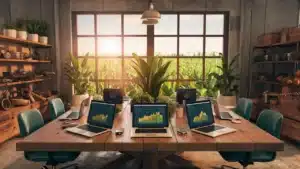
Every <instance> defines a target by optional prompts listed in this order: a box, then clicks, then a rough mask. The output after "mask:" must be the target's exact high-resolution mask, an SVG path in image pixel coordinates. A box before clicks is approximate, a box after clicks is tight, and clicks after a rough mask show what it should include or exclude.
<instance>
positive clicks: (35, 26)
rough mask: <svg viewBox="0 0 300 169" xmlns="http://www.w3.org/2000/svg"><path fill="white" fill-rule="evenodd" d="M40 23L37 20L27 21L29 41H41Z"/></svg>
mask: <svg viewBox="0 0 300 169" xmlns="http://www.w3.org/2000/svg"><path fill="white" fill-rule="evenodd" d="M39 29H40V23H39V21H37V20H28V21H27V32H28V40H30V41H33V42H38V41H39V35H38V32H39Z"/></svg>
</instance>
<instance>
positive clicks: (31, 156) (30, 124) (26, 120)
mask: <svg viewBox="0 0 300 169" xmlns="http://www.w3.org/2000/svg"><path fill="white" fill-rule="evenodd" d="M18 122H19V128H20V135H21V136H22V137H26V136H28V135H29V134H31V133H33V132H34V131H36V130H38V129H40V128H41V127H43V126H44V120H43V117H42V115H41V113H40V112H39V111H38V110H37V109H32V110H28V111H24V112H22V113H20V114H19V115H18ZM79 154H80V152H59V151H57V152H46V151H25V152H24V157H25V158H26V159H27V160H29V161H34V162H46V165H50V166H51V167H52V169H56V166H57V165H58V164H60V163H65V162H69V161H74V160H75V159H76V158H77V157H78V156H79ZM69 167H74V168H75V169H77V168H78V167H77V165H76V164H71V165H68V166H65V167H63V168H61V169H66V168H69ZM42 169H48V168H47V166H43V167H42Z"/></svg>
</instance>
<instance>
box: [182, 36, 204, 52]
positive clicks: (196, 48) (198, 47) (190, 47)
mask: <svg viewBox="0 0 300 169" xmlns="http://www.w3.org/2000/svg"><path fill="white" fill-rule="evenodd" d="M179 55H181V56H202V55H203V38H202V37H181V38H179Z"/></svg>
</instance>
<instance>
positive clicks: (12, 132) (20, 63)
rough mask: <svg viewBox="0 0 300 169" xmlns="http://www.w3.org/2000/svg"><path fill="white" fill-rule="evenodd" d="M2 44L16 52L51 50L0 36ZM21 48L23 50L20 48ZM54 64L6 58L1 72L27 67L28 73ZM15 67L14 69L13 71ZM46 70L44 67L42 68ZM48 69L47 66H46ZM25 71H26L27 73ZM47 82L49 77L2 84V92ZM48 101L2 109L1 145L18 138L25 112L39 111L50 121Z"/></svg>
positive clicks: (48, 47) (0, 112)
mask: <svg viewBox="0 0 300 169" xmlns="http://www.w3.org/2000/svg"><path fill="white" fill-rule="evenodd" d="M0 44H1V45H4V47H11V46H13V47H14V48H15V50H16V51H17V50H21V49H22V51H23V48H24V47H25V48H29V51H30V50H32V49H34V50H35V49H39V48H43V49H51V47H52V46H51V45H48V44H47V45H45V44H42V43H38V42H32V41H28V40H21V39H16V38H10V37H6V36H3V35H0ZM20 47H21V48H20ZM51 63H52V62H51V61H50V60H38V59H36V60H34V59H27V60H21V59H13V58H10V59H5V58H0V66H1V69H0V71H2V72H4V71H13V70H14V71H15V70H17V69H19V68H20V67H21V68H24V69H25V67H26V70H27V71H33V70H35V69H34V68H40V67H38V65H39V64H51ZM12 67H13V69H12ZM42 68H44V66H42ZM46 68H47V66H46ZM26 70H25V71H26ZM46 80H51V79H50V78H48V77H43V78H41V77H39V78H36V79H32V80H26V81H16V82H8V83H0V90H6V89H7V88H8V87H12V86H20V85H24V84H32V83H40V82H44V81H46ZM36 99H37V98H36ZM48 99H49V98H47V99H43V100H36V101H35V102H33V103H31V104H29V105H26V106H15V107H11V108H10V109H9V110H1V109H0V133H1V135H0V143H2V142H4V141H6V140H8V139H10V138H12V137H15V136H18V135H19V133H20V131H19V127H18V126H19V125H18V120H17V117H18V114H19V113H20V112H22V111H24V110H29V109H33V108H36V109H39V110H40V112H41V113H42V115H43V117H44V119H45V120H47V119H49V114H48V111H47V110H48Z"/></svg>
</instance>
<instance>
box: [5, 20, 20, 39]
mask: <svg viewBox="0 0 300 169" xmlns="http://www.w3.org/2000/svg"><path fill="white" fill-rule="evenodd" d="M3 35H4V36H8V37H11V38H17V30H16V26H15V25H14V24H12V23H7V24H4V25H3Z"/></svg>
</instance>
